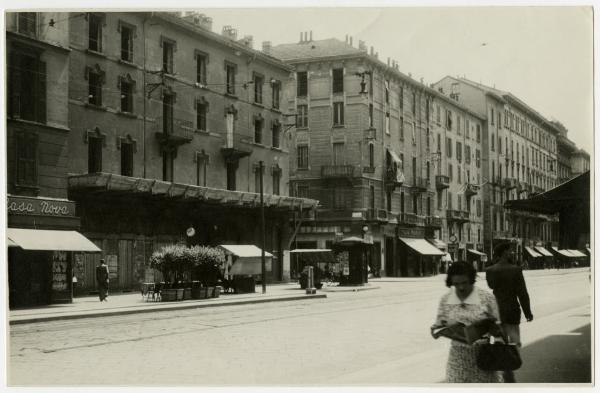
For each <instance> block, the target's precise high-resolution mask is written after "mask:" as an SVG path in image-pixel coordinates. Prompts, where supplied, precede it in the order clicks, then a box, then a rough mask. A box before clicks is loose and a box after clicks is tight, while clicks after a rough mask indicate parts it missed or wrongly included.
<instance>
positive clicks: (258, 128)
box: [254, 119, 263, 143]
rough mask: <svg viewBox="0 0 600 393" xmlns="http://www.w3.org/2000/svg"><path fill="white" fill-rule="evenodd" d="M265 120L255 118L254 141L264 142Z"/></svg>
mask: <svg viewBox="0 0 600 393" xmlns="http://www.w3.org/2000/svg"><path fill="white" fill-rule="evenodd" d="M262 129H263V121H262V120H261V119H254V143H262Z"/></svg>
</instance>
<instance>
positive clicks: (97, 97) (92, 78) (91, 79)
mask: <svg viewBox="0 0 600 393" xmlns="http://www.w3.org/2000/svg"><path fill="white" fill-rule="evenodd" d="M88 102H89V103H90V104H92V105H97V106H101V105H102V76H101V75H100V74H99V73H97V72H91V71H90V73H89V74H88Z"/></svg>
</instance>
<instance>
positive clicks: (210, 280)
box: [190, 246, 225, 297]
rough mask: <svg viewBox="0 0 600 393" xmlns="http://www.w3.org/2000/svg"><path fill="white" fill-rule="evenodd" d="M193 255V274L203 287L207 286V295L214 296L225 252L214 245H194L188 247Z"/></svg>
mask: <svg viewBox="0 0 600 393" xmlns="http://www.w3.org/2000/svg"><path fill="white" fill-rule="evenodd" d="M190 253H191V254H192V255H193V256H194V275H195V277H196V278H197V279H198V280H199V281H200V283H201V284H202V286H203V287H204V288H208V292H207V295H206V296H207V297H212V296H214V293H215V292H214V291H215V290H214V288H215V286H216V285H217V283H218V281H219V278H220V277H221V268H222V266H223V264H224V263H225V254H224V253H223V251H222V250H221V249H218V248H214V247H205V246H195V247H192V248H190Z"/></svg>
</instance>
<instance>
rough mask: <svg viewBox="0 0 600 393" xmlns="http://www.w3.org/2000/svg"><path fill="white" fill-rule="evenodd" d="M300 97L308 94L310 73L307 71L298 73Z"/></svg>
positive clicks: (297, 92) (298, 94)
mask: <svg viewBox="0 0 600 393" xmlns="http://www.w3.org/2000/svg"><path fill="white" fill-rule="evenodd" d="M296 78H297V87H296V89H297V91H296V95H297V96H298V97H306V96H307V95H308V73H307V72H306V71H302V72H298V73H296Z"/></svg>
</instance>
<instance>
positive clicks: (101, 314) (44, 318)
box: [8, 294, 327, 325]
mask: <svg viewBox="0 0 600 393" xmlns="http://www.w3.org/2000/svg"><path fill="white" fill-rule="evenodd" d="M326 297H327V295H326V294H316V295H293V296H287V297H271V298H264V299H261V298H255V299H247V300H233V301H230V302H221V303H195V304H181V305H173V306H171V305H165V306H163V307H149V308H138V309H126V310H114V311H105V312H102V311H99V312H95V313H93V314H92V313H89V314H85V313H79V314H65V315H48V316H40V317H33V318H22V319H18V317H16V319H13V320H9V322H8V324H9V325H23V324H27V323H38V322H50V321H61V320H70V319H84V318H98V317H110V316H116V315H129V314H141V313H149V312H155V311H174V310H190V309H195V308H209V307H223V306H239V305H241V304H255V303H269V302H285V301H292V300H308V299H322V298H326Z"/></svg>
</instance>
